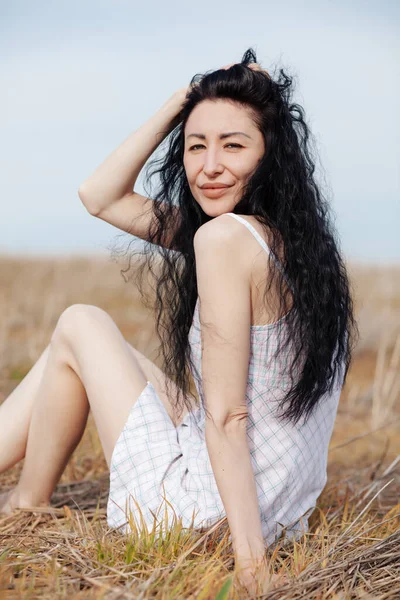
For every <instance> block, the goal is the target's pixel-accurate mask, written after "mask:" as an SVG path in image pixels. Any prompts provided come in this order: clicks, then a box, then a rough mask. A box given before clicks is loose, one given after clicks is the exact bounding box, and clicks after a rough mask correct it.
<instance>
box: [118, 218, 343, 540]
mask: <svg viewBox="0 0 400 600" xmlns="http://www.w3.org/2000/svg"><path fill="white" fill-rule="evenodd" d="M226 214H230V215H231V216H232V217H234V218H236V219H237V220H238V221H240V222H242V223H243V224H244V225H245V226H246V227H247V228H248V230H249V231H250V232H251V233H252V234H253V235H254V237H255V238H256V239H257V240H258V241H259V243H260V244H261V246H262V247H263V248H264V250H265V251H266V252H269V248H268V246H267V245H266V244H265V242H264V240H263V239H262V237H261V236H260V235H259V233H258V232H257V231H256V229H255V228H254V227H253V226H252V225H251V224H250V223H249V222H248V221H246V219H243V218H242V217H240V216H238V215H236V214H234V213H226ZM274 260H276V258H274ZM278 266H279V264H278ZM285 326H286V324H285V317H283V318H282V319H280V320H279V321H277V322H275V323H272V324H268V325H255V326H252V327H251V331H250V338H251V339H250V362H249V372H248V383H247V391H246V400H247V406H248V410H249V417H248V425H247V436H248V443H249V449H250V454H251V461H252V465H253V471H254V475H255V481H256V486H257V494H258V500H259V507H260V515H261V523H262V533H263V537H264V540H265V543H266V544H267V545H268V546H271V545H272V544H273V543H274V542H276V541H277V540H278V539H279V537H280V536H281V534H282V531H283V529H285V532H284V533H285V536H286V539H287V540H290V539H292V538H295V539H297V538H299V537H300V536H301V535H302V534H303V533H304V532H306V531H308V516H309V515H310V513H311V512H312V511H313V509H314V508H315V504H316V500H317V498H318V496H319V495H320V493H321V491H322V490H323V488H324V487H325V484H326V481H327V455H328V446H329V441H330V438H331V435H332V430H333V425H334V421H335V417H336V413H337V407H338V403H339V398H340V393H341V388H342V378H340V383H339V384H338V385H337V387H336V388H335V389H334V391H333V393H332V394H326V395H325V397H324V398H323V399H321V401H320V403H319V404H318V405H317V407H316V408H315V409H314V412H313V413H312V414H311V416H310V417H309V419H308V421H307V422H306V423H305V422H304V419H302V420H300V422H299V423H298V424H297V425H293V424H287V423H286V424H283V423H282V422H281V421H280V420H279V419H278V417H277V415H276V412H277V408H278V407H277V402H278V400H279V399H280V398H282V397H283V396H284V395H285V392H286V391H287V390H288V389H289V387H290V383H291V382H290V379H289V375H288V365H289V364H290V363H291V360H292V355H291V353H290V351H289V350H288V351H287V352H286V353H285V354H284V355H283V356H282V355H278V358H274V356H273V355H274V352H275V350H276V347H277V336H278V333H279V332H281V334H282V332H283V333H284V329H285ZM189 343H190V346H191V349H192V353H193V360H194V363H195V365H196V369H197V373H196V372H194V373H193V377H194V381H195V385H196V388H197V391H198V393H199V398H200V399H201V398H202V386H201V333H200V322H199V302H198V299H197V303H196V307H195V311H194V316H193V322H192V326H191V328H190V332H189ZM196 424H197V425H198V427H196ZM204 425H205V413H204V409H203V404H202V401H201V403H200V407H199V408H197V409H196V410H195V411H194V412H193V413H189V414H187V415H186V416H185V418H184V419H183V421H182V422H181V423H180V424H179V426H178V427H175V426H174V424H173V422H172V421H171V419H170V417H169V415H168V413H167V411H166V409H165V407H164V404H163V402H162V401H161V399H160V398H159V396H158V395H157V392H156V391H155V389H154V387H153V385H152V383H151V382H149V381H148V382H147V385H146V387H145V388H144V390H143V391H142V393H141V394H140V396H139V397H138V399H137V401H136V402H135V403H134V404H133V406H132V409H131V412H130V414H129V417H128V420H127V422H126V423H125V426H124V428H123V430H122V432H121V434H120V436H119V438H118V440H117V443H116V445H115V448H114V451H113V454H112V458H111V465H110V491H109V498H108V503H107V522H108V525H109V526H110V527H113V528H119V529H120V531H122V532H129V531H130V530H131V527H130V523H129V515H130V516H131V518H132V519H133V522H135V523H136V524H138V525H139V527H140V523H141V520H140V516H139V510H138V509H137V506H136V504H135V502H134V500H133V498H134V499H135V500H136V502H137V503H138V505H139V506H140V509H141V511H142V514H143V517H144V522H145V525H146V526H147V528H148V529H149V530H151V528H152V527H153V525H154V524H155V519H156V521H157V523H159V522H160V520H161V519H163V518H165V516H166V517H167V519H168V521H167V522H166V523H164V527H166V528H167V524H168V523H169V524H171V522H172V519H173V518H174V516H176V518H177V519H179V518H182V525H183V527H192V526H193V527H195V528H203V527H208V526H210V525H212V524H214V523H216V522H217V521H218V520H220V519H222V518H223V517H225V516H226V513H225V509H224V506H223V503H222V500H221V497H220V495H219V492H218V488H217V484H216V481H215V478H214V474H213V470H212V467H211V463H210V459H209V456H208V451H207V446H206V442H205V438H204ZM165 500H167V501H168V502H165ZM128 507H129V510H128V511H127V509H128ZM129 511H130V512H129ZM131 523H132V522H131ZM160 532H161V530H160Z"/></svg>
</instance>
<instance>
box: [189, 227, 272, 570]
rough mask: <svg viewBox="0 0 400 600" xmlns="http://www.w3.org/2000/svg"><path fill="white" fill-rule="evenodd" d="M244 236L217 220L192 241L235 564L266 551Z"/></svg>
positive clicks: (211, 446)
mask: <svg viewBox="0 0 400 600" xmlns="http://www.w3.org/2000/svg"><path fill="white" fill-rule="evenodd" d="M240 239H243V238H242V237H241V232H240V230H239V228H237V227H236V223H235V222H234V221H233V220H232V219H230V218H229V217H224V215H220V216H219V217H216V218H215V219H213V220H212V221H209V222H207V223H205V224H204V225H203V226H202V227H200V228H199V229H198V231H197V232H196V235H195V239H194V248H195V257H196V273H197V287H198V293H199V298H200V323H201V333H202V367H201V370H202V386H203V391H204V397H205V403H206V407H207V408H208V410H209V412H210V414H211V416H212V419H209V418H207V419H206V425H205V436H206V443H207V450H208V452H209V456H210V462H211V466H212V468H213V472H214V475H215V479H216V482H217V486H218V490H219V493H220V496H221V499H222V502H223V504H224V507H225V510H226V515H227V519H228V524H229V528H230V532H231V536H232V544H233V548H234V552H235V557H236V563H238V562H240V563H241V564H244V563H245V562H246V561H248V560H249V561H252V560H254V559H260V558H261V557H263V556H264V554H265V547H264V541H263V538H262V531H261V520H260V513H259V504H258V498H257V491H256V484H255V479H254V473H253V468H252V464H251V457H250V451H249V447H248V442H247V434H246V425H247V405H246V387H247V378H248V366H249V352H250V324H251V303H250V268H249V262H250V261H249V260H248V258H246V252H244V251H243V248H241V247H240Z"/></svg>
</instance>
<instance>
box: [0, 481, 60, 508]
mask: <svg viewBox="0 0 400 600" xmlns="http://www.w3.org/2000/svg"><path fill="white" fill-rule="evenodd" d="M34 506H41V507H50V506H51V504H50V503H49V502H41V503H40V505H36V504H32V503H31V502H28V501H27V500H24V499H23V498H21V497H20V495H19V493H18V490H17V487H13V488H11V490H8V491H7V492H2V493H0V515H11V514H12V513H13V512H14V510H15V509H17V508H31V507H32V508H33V507H34Z"/></svg>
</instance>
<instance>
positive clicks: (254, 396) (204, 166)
mask: <svg viewBox="0 0 400 600" xmlns="http://www.w3.org/2000/svg"><path fill="white" fill-rule="evenodd" d="M195 79H196V77H194V78H193V79H192V82H191V85H190V86H189V88H188V89H186V88H184V89H182V90H179V91H178V92H177V93H175V94H174V95H173V96H172V97H171V98H170V99H169V100H168V101H167V102H166V103H165V104H164V105H163V106H162V108H161V109H160V110H158V111H157V112H156V114H155V115H154V116H153V117H152V118H151V119H150V120H149V121H147V122H146V123H145V124H144V125H143V126H142V127H141V128H140V129H138V130H137V131H136V132H134V133H133V134H132V135H131V136H129V137H128V138H127V139H126V140H125V141H124V143H123V144H122V145H121V146H120V147H118V148H117V149H116V150H115V151H114V152H113V153H112V154H111V155H110V156H109V157H108V158H107V159H106V161H105V162H104V163H103V164H102V165H100V167H99V168H98V169H97V170H96V171H95V173H94V174H93V175H92V176H91V177H89V179H88V180H86V182H85V183H84V184H83V185H82V186H81V187H80V189H79V195H80V198H81V200H82V202H83V203H84V205H85V206H86V208H87V209H88V210H89V212H90V213H91V214H92V215H95V216H97V217H99V218H101V219H103V220H105V221H108V222H109V223H111V224H113V225H114V226H116V227H119V228H120V229H122V230H124V231H128V232H130V233H132V234H134V235H135V236H138V237H140V238H142V239H143V240H145V242H146V245H145V248H146V252H145V253H144V256H145V262H144V263H143V265H141V266H140V268H138V269H137V273H138V275H142V273H143V271H144V268H145V269H146V275H152V276H154V277H155V280H156V284H157V289H156V292H157V293H156V310H157V314H156V317H157V318H156V327H157V333H158V335H159V337H160V340H161V349H162V352H163V358H164V364H165V367H164V370H160V369H159V368H158V367H157V366H156V365H155V364H154V363H152V362H151V361H150V360H148V359H147V358H146V357H145V356H143V355H142V354H141V353H140V352H138V351H137V350H136V349H135V348H134V347H132V346H131V345H130V344H128V343H127V342H126V340H124V339H123V337H122V335H121V333H120V331H119V330H118V328H117V327H116V325H115V323H114V322H113V321H112V319H111V318H110V316H109V315H108V314H107V313H105V312H104V311H103V310H101V309H99V308H98V307H95V306H85V305H81V304H77V305H73V306H70V307H69V308H67V309H66V310H65V311H64V312H63V314H62V315H61V317H60V319H59V321H58V323H57V326H56V328H55V331H54V333H53V335H52V338H51V343H50V344H49V346H48V347H47V348H46V349H45V351H44V352H43V354H42V355H41V357H40V358H39V360H38V361H37V363H36V364H35V365H34V366H33V368H32V369H31V371H30V372H29V373H28V374H27V376H26V377H25V379H24V380H23V381H22V382H21V383H20V384H19V385H18V387H17V388H16V389H15V390H14V391H13V392H12V394H11V395H10V396H9V397H8V398H7V399H6V401H5V402H4V403H3V405H2V406H1V408H0V440H1V442H0V444H1V446H0V449H1V452H0V472H2V471H4V470H5V469H7V468H10V467H11V466H13V465H14V464H15V463H16V462H17V461H19V460H20V459H21V458H23V457H25V462H24V468H23V471H22V474H21V478H20V480H19V483H18V485H17V486H16V487H15V488H14V489H12V490H10V491H9V492H7V493H6V494H3V496H2V497H1V498H0V510H1V511H2V512H5V513H7V512H11V511H12V510H13V509H14V508H15V507H24V506H35V505H39V504H48V503H49V502H50V498H51V495H52V492H53V490H54V487H55V485H56V483H57V481H58V480H59V478H60V476H61V474H62V472H63V469H64V468H65V466H66V463H67V461H68V459H69V457H70V455H71V453H72V452H73V450H74V449H75V447H76V446H77V444H78V442H79V440H80V439H81V436H82V433H83V431H84V428H85V425H86V421H87V416H88V411H89V409H92V412H93V416H94V420H95V423H96V426H97V429H98V433H99V437H100V441H101V443H102V447H103V449H104V453H105V456H106V460H107V463H108V465H109V468H110V493H109V500H108V506H107V519H108V524H109V525H110V526H111V527H115V528H119V529H120V530H121V531H127V530H129V527H130V526H131V525H133V523H134V522H135V521H136V522H138V521H139V522H140V517H139V513H141V514H142V515H143V516H144V519H145V523H146V525H147V526H148V527H149V528H150V527H152V525H153V524H154V515H155V514H156V513H157V511H158V509H159V507H161V506H162V512H161V515H160V513H157V516H158V515H160V517H159V518H161V517H163V516H164V514H165V513H166V514H167V516H169V517H170V516H171V515H172V516H173V515H176V516H177V517H181V518H182V523H183V525H184V526H186V527H189V526H191V525H193V526H196V527H201V526H207V525H210V524H211V523H215V522H216V521H218V520H219V519H220V518H223V517H225V516H226V518H227V521H228V525H229V528H230V534H231V540H232V544H233V548H234V552H235V558H236V566H237V567H239V568H240V567H243V571H245V570H246V569H247V568H249V569H250V570H251V569H253V567H254V565H256V564H259V563H260V564H262V563H263V557H264V554H265V544H266V543H267V544H272V543H273V542H274V541H276V540H277V539H278V538H279V536H280V535H283V534H284V533H286V534H287V535H288V537H289V538H293V537H297V536H298V535H299V534H302V533H303V532H304V531H306V530H307V527H308V519H307V517H308V516H309V514H310V512H311V511H312V510H313V508H314V506H315V501H316V499H317V497H318V496H319V494H320V492H321V491H322V489H323V487H324V485H325V483H326V464H327V450H328V445H329V440H330V436H331V433H332V429H333V424H334V419H335V415H336V409H337V405H338V401H339V396H340V391H341V388H342V385H343V383H344V381H345V378H346V375H347V371H348V367H349V364H350V360H351V349H352V348H351V344H350V338H351V337H352V334H353V330H354V332H355V331H356V329H357V327H356V323H355V321H354V318H353V305H352V299H351V295H350V290H349V283H348V278H347V274H346V269H345V266H344V264H343V262H342V259H341V256H340V253H339V250H338V247H337V243H336V242H335V239H334V234H333V233H332V227H331V225H330V223H329V218H328V206H327V205H326V203H325V202H324V200H323V198H322V195H321V192H320V190H319V189H318V186H317V184H316V183H315V181H314V178H313V174H314V163H313V161H312V158H311V156H310V150H309V138H310V131H309V129H308V127H307V125H306V123H305V120H304V114H303V109H302V108H301V107H300V106H299V105H297V104H291V103H290V95H291V83H292V81H291V79H290V78H289V77H287V76H286V75H285V74H284V72H283V71H282V70H281V71H280V76H279V78H278V79H277V80H276V81H275V80H273V79H272V78H271V76H270V75H269V74H268V73H267V72H266V71H263V70H262V69H261V68H260V66H259V65H258V64H257V61H256V57H255V54H254V52H253V51H252V50H251V49H249V50H248V51H247V52H246V53H245V54H244V56H243V58H242V61H241V63H239V64H233V65H228V66H227V67H224V68H222V69H219V70H217V71H214V72H210V73H208V74H206V75H204V76H203V77H200V78H199V80H198V81H195ZM168 134H171V135H170V137H169V146H168V149H167V151H166V153H165V155H164V157H163V158H162V159H160V160H159V161H158V162H159V163H160V164H159V167H158V168H157V169H155V170H154V172H153V173H152V175H154V174H156V173H157V174H159V175H160V186H159V190H158V191H157V193H156V194H154V195H153V199H152V200H150V199H149V198H146V197H144V196H141V195H139V194H137V193H136V192H132V189H133V186H134V184H135V182H136V179H137V177H138V175H139V172H140V171H141V169H142V168H143V166H144V164H145V162H146V161H147V159H148V158H149V157H150V155H151V154H152V153H153V152H154V150H155V149H156V148H157V146H158V145H159V144H160V142H161V141H162V140H163V139H164V138H166V136H167V135H168ZM160 257H161V259H162V260H161V261H160V260H158V259H159V258H160ZM155 259H157V261H156V260H155ZM155 267H156V268H155ZM160 269H161V272H159V270H160ZM141 287H142V286H141ZM141 291H142V294H144V292H143V290H142V289H141ZM191 375H193V378H194V381H195V384H196V388H197V391H198V395H199V400H200V402H199V403H197V402H196V397H195V396H194V395H193V394H192V393H191V391H190V376H191ZM135 399H136V400H135ZM164 499H166V500H168V502H169V503H170V504H168V503H164ZM164 511H165V512H164ZM169 522H170V519H169ZM252 572H253V571H252Z"/></svg>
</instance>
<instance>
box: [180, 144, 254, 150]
mask: <svg viewBox="0 0 400 600" xmlns="http://www.w3.org/2000/svg"><path fill="white" fill-rule="evenodd" d="M227 146H233V147H234V148H243V146H242V145H241V144H233V143H232V144H226V145H225V148H226V147H227ZM201 147H204V144H195V145H194V146H191V147H190V148H189V150H195V149H196V148H201Z"/></svg>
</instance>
